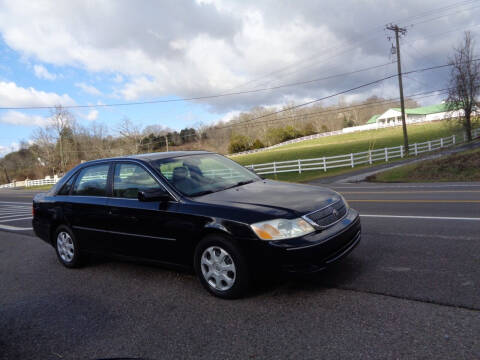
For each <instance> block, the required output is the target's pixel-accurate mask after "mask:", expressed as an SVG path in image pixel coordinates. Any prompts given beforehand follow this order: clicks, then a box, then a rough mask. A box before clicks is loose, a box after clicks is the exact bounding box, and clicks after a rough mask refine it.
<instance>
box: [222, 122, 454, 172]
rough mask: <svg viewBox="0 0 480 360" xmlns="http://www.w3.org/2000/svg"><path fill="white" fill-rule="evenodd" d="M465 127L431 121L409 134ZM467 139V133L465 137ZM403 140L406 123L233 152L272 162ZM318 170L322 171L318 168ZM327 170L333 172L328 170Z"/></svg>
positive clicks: (422, 136)
mask: <svg viewBox="0 0 480 360" xmlns="http://www.w3.org/2000/svg"><path fill="white" fill-rule="evenodd" d="M461 133H462V132H461V129H460V128H459V127H458V126H455V123H454V122H448V121H439V122H435V123H429V124H418V125H408V137H409V141H410V143H411V144H413V143H415V142H424V141H428V140H434V139H438V138H441V137H447V136H451V135H453V134H457V135H460V134H461ZM462 140H463V137H462ZM402 144H403V133H402V127H401V126H398V127H395V128H386V129H379V130H370V131H362V132H357V133H352V134H344V135H336V136H328V137H325V138H320V139H314V140H307V141H302V142H300V143H297V144H290V145H284V146H281V147H278V148H276V149H272V150H267V151H262V152H260V153H256V154H248V155H238V156H231V158H232V160H235V161H237V162H238V163H240V164H242V165H250V164H261V163H270V162H273V161H285V160H295V159H307V158H317V157H322V156H334V155H342V154H349V153H352V152H353V153H355V152H361V151H366V150H369V149H371V150H373V149H381V148H384V147H392V146H399V145H402ZM317 173H318V172H317ZM327 174H329V175H330V174H333V172H332V171H328V172H327Z"/></svg>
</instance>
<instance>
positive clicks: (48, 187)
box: [23, 185, 53, 190]
mask: <svg viewBox="0 0 480 360" xmlns="http://www.w3.org/2000/svg"><path fill="white" fill-rule="evenodd" d="M52 186H53V185H40V186H26V187H24V188H23V190H50V189H51V187H52Z"/></svg>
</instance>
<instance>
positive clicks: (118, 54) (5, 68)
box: [0, 0, 480, 156]
mask: <svg viewBox="0 0 480 360" xmlns="http://www.w3.org/2000/svg"><path fill="white" fill-rule="evenodd" d="M479 15H480V1H479V0H464V1H458V0H423V1H418V0H414V1H411V0H405V1H402V2H399V1H395V0H379V1H374V0H362V1H348V0H345V1H337V0H336V1H330V0H322V1H314V0H310V1H303V0H296V1H278V0H238V1H235V0H229V1H226V0H225V1H224V0H196V1H195V0H161V1H158V0H152V1H147V0H140V1H128V0H101V1H100V0H97V1H90V0H81V1H77V0H70V1H47V0H35V1H33V2H32V1H24V0H15V1H9V0H0V156H1V155H4V154H6V153H8V152H9V151H12V150H15V149H17V148H18V146H19V144H20V143H21V142H22V141H25V142H28V141H30V140H31V139H32V134H33V132H34V131H35V129H36V128H38V127H42V126H46V125H47V124H48V117H49V114H50V110H49V109H22V108H25V107H48V106H55V105H62V106H65V107H68V106H78V105H90V106H92V107H82V108H71V112H72V113H73V115H74V116H75V118H76V120H77V121H78V123H80V124H81V125H85V126H89V125H91V124H94V123H98V124H103V125H105V126H107V128H108V129H109V133H110V134H112V135H115V134H116V133H117V132H118V126H119V123H120V121H121V120H122V119H124V118H128V119H130V120H131V121H132V122H133V123H135V124H136V125H138V126H139V127H142V128H143V127H145V126H148V125H162V126H166V127H169V128H172V129H175V130H180V129H182V128H185V127H196V126H199V125H201V124H212V123H215V122H218V121H219V120H224V121H228V120H229V119H231V118H232V117H233V116H235V115H237V114H239V113H240V112H242V111H248V110H250V109H252V108H254V107H257V106H267V107H281V106H283V105H285V104H293V103H296V104H299V103H302V102H307V101H311V100H314V99H318V98H322V97H325V96H328V95H330V94H334V93H337V92H341V91H343V90H346V89H350V88H353V87H357V86H359V85H361V84H365V83H369V82H371V81H375V80H377V79H380V78H383V77H387V76H389V75H392V74H395V73H396V65H395V63H394V60H395V57H394V56H392V54H391V47H392V39H391V38H390V39H389V37H391V36H392V33H391V32H390V31H388V30H386V29H385V26H386V25H387V24H390V23H395V24H398V25H399V26H402V27H405V28H406V29H407V33H406V35H405V36H403V37H402V38H401V46H400V48H401V60H402V68H403V71H404V72H405V71H409V70H415V69H422V68H426V67H430V66H435V65H442V64H446V63H447V62H448V59H449V57H450V56H451V55H452V53H453V48H454V46H458V45H459V44H460V43H461V40H462V36H463V32H464V31H471V32H472V34H473V35H474V38H477V41H480V37H479V36H478V35H480V34H479V30H480V26H479V25H480V20H477V19H480V17H479ZM369 67H375V68H374V69H370V70H364V71H359V72H356V71H357V70H362V69H366V68H369ZM448 71H449V70H448V68H446V69H445V68H444V69H439V70H431V71H424V72H420V73H414V74H409V75H407V76H405V78H404V92H405V94H406V95H409V94H417V93H421V92H427V91H432V90H436V89H443V88H445V87H447V86H448V75H449V72H448ZM351 72H354V73H353V74H345V73H351ZM332 75H339V76H334V77H332ZM325 77H330V78H329V79H323V78H325ZM322 79H323V80H322ZM306 81H309V82H308V83H306V84H305V83H304V84H297V85H292V86H284V87H283V86H282V85H290V84H295V83H299V82H306ZM278 86H282V87H280V88H277V89H274V90H261V91H258V90H259V89H268V88H272V87H278ZM250 90H256V91H254V92H251V93H243V94H236V95H228V96H219V97H213V98H206V99H197V100H188V101H183V100H182V99H188V98H197V97H205V96H210V95H218V94H228V93H236V92H244V91H250ZM372 95H377V96H383V97H386V98H393V97H398V84H397V79H396V78H392V79H390V80H387V81H383V82H381V83H377V84H374V85H372V86H369V87H364V88H360V89H358V90H356V91H353V92H349V93H346V94H345V95H343V96H342V97H334V98H331V99H329V100H328V101H327V102H325V101H324V102H319V103H320V104H331V103H338V102H342V101H353V100H362V99H365V98H367V97H369V96H372ZM442 99H443V98H442V96H441V94H438V93H433V94H431V96H429V97H424V98H419V99H418V101H419V102H420V103H421V104H422V105H429V104H434V103H438V102H440V101H441V100H442ZM151 100H161V101H163V102H159V103H152V104H146V105H131V106H111V107H103V106H101V105H104V104H118V103H131V102H142V101H151ZM172 100H173V101H172ZM98 105H100V106H98ZM94 106H98V107H94ZM12 108H14V109H12Z"/></svg>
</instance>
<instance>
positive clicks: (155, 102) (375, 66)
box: [0, 62, 392, 110]
mask: <svg viewBox="0 0 480 360" xmlns="http://www.w3.org/2000/svg"><path fill="white" fill-rule="evenodd" d="M391 64H392V62H388V63H385V64H379V65H374V66H370V67H366V68H362V69H358V70H354V71H349V72H345V73H341V74H335V75H329V76H325V77H322V78H316V79H311V80H306V81H299V82H295V83H289V84H282V85H277V86H273V87H267V88H260V89H252V90H244V91H237V92H232V93H223V94H216V95H206V96H197V97H191V98H180V99H166V100H146V101H139V102H125V103H113V104H96V105H65V106H62V107H63V108H64V109H78V108H99V107H114V106H132V105H146V104H157V103H169V102H181V101H191V100H204V99H213V98H219V97H225V96H233V95H242V94H250V93H256V92H260V91H271V90H276V89H282V88H286V87H292V86H298V85H305V84H310V83H314V82H318V81H324V80H331V79H334V78H337V77H342V76H347V75H353V74H357V73H360V72H364V71H369V70H374V69H378V68H381V67H384V66H388V65H391ZM54 108H56V106H18V107H0V110H41V109H54Z"/></svg>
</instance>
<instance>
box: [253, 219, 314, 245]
mask: <svg viewBox="0 0 480 360" xmlns="http://www.w3.org/2000/svg"><path fill="white" fill-rule="evenodd" d="M250 226H251V228H252V230H253V231H254V232H255V234H257V236H258V237H259V238H260V239H262V240H283V239H290V238H294V237H298V236H303V235H307V234H310V233H311V232H314V231H315V229H314V228H313V227H312V226H311V225H310V224H309V223H307V222H306V221H305V220H303V219H302V218H298V219H293V220H287V219H275V220H269V221H262V222H258V223H255V224H252V225H250Z"/></svg>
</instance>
